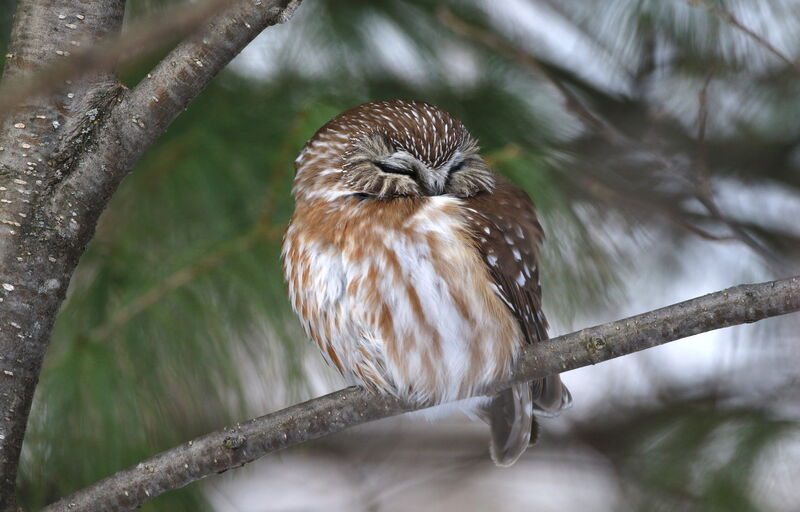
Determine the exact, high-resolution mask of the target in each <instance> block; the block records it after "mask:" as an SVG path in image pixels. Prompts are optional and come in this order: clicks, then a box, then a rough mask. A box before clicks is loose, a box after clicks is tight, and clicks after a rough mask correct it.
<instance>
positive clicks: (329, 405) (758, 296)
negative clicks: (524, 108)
mask: <svg viewBox="0 0 800 512" xmlns="http://www.w3.org/2000/svg"><path fill="white" fill-rule="evenodd" d="M796 311H800V277H793V278H789V279H783V280H780V281H771V282H766V283H759V284H751V285H740V286H736V287H734V288H729V289H727V290H723V291H720V292H716V293H711V294H708V295H704V296H702V297H698V298H695V299H691V300H688V301H685V302H680V303H678V304H673V305H671V306H667V307H664V308H661V309H657V310H654V311H650V312H647V313H643V314H640V315H636V316H633V317H630V318H626V319H623V320H618V321H616V322H609V323H606V324H602V325H599V326H596V327H591V328H588V329H583V330H581V331H577V332H573V333H571V334H566V335H563V336H559V337H557V338H552V339H550V340H547V341H543V342H541V343H534V344H531V345H528V346H526V347H525V349H524V351H523V352H522V353H521V355H520V357H519V359H518V360H517V362H516V365H515V368H514V372H513V378H512V379H511V380H509V381H504V382H498V383H496V384H495V385H493V386H491V387H489V388H488V389H486V390H485V393H486V394H488V395H491V394H494V393H496V392H497V391H499V390H501V389H505V388H507V387H508V386H509V385H511V384H512V383H513V382H526V381H530V380H533V379H538V378H542V377H545V376H547V375H552V374H555V373H561V372H564V371H568V370H572V369H575V368H580V367H582V366H588V365H591V364H597V363H600V362H602V361H606V360H609V359H613V358H616V357H620V356H623V355H626V354H630V353H633V352H636V351H639V350H644V349H646V348H650V347H654V346H656V345H660V344H663V343H667V342H670V341H674V340H677V339H681V338H685V337H687V336H692V335H695V334H699V333H701V332H707V331H711V330H714V329H721V328H723V327H730V326H732V325H738V324H743V323H752V322H757V321H759V320H762V319H764V318H769V317H774V316H778V315H784V314H787V313H792V312H796ZM424 407H425V406H424V405H420V404H410V403H406V402H403V401H401V400H398V399H396V398H392V397H389V396H386V395H377V394H374V393H371V392H368V391H366V390H364V389H362V388H358V387H350V388H346V389H343V390H340V391H336V392H335V393H331V394H329V395H325V396H323V397H320V398H315V399H313V400H309V401H307V402H304V403H301V404H297V405H294V406H292V407H289V408H287V409H283V410H281V411H278V412H274V413H271V414H267V415H265V416H261V417H259V418H255V419H252V420H249V421H246V422H244V423H240V424H237V425H235V426H233V427H230V428H225V429H223V430H220V431H217V432H213V433H210V434H207V435H204V436H201V437H198V438H196V439H194V440H192V441H189V442H188V443H185V444H182V445H180V446H177V447H175V448H172V449H170V450H166V451H164V452H162V453H160V454H158V455H156V456H154V457H152V458H150V459H147V460H145V461H143V462H141V463H139V464H137V465H135V466H132V467H130V468H128V469H125V470H123V471H120V472H119V473H116V474H114V475H112V476H110V477H108V478H106V479H104V480H102V481H100V482H97V483H95V484H93V485H91V486H89V487H87V488H85V489H83V490H81V491H78V492H76V493H75V494H73V495H71V496H69V497H66V498H64V499H62V500H59V501H58V502H56V503H54V504H52V505H50V506H48V507H45V508H44V509H43V511H42V512H77V511H93V510H105V511H127V510H133V509H134V508H137V507H139V506H141V505H142V504H143V503H145V502H146V501H148V500H150V499H152V498H154V497H156V496H158V495H160V494H163V493H165V492H167V491H170V490H172V489H176V488H179V487H183V486H185V485H187V484H189V483H191V482H194V481H196V480H200V479H201V478H205V477H207V476H210V475H213V474H216V473H221V472H223V471H227V470H229V469H232V468H237V467H240V466H242V465H244V464H246V463H248V462H252V461H253V460H255V459H257V458H259V457H263V456H264V455H267V454H268V453H272V452H275V451H278V450H282V449H285V448H288V447H290V446H294V445H297V444H300V443H303V442H306V441H310V440H313V439H319V438H321V437H324V436H327V435H330V434H333V433H336V432H340V431H342V430H345V429H347V428H350V427H352V426H355V425H359V424H362V423H365V422H368V421H373V420H377V419H380V418H386V417H389V416H394V415H397V414H401V413H403V412H407V411H411V410H416V409H420V408H424Z"/></svg>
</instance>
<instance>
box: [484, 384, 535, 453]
mask: <svg viewBox="0 0 800 512" xmlns="http://www.w3.org/2000/svg"><path fill="white" fill-rule="evenodd" d="M531 391H532V390H531V385H530V384H529V383H527V382H524V383H522V384H516V385H514V386H513V387H511V388H510V389H506V390H505V391H502V392H500V393H498V394H497V395H495V397H494V398H493V399H492V401H491V403H490V404H489V406H488V408H487V410H486V411H485V412H487V413H488V416H489V418H488V419H489V425H490V426H491V429H492V439H491V441H490V443H489V451H490V453H491V455H492V460H493V461H494V463H495V464H497V465H498V466H502V467H508V466H511V465H512V464H514V463H515V462H516V461H517V459H518V458H519V456H520V455H522V454H523V452H524V451H525V449H526V448H527V447H528V444H530V441H531V434H532V433H534V435H535V434H536V433H537V432H538V428H537V426H536V419H535V418H534V417H533V395H532V393H531Z"/></svg>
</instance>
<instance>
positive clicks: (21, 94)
mask: <svg viewBox="0 0 800 512" xmlns="http://www.w3.org/2000/svg"><path fill="white" fill-rule="evenodd" d="M232 1H233V0H207V1H206V2H205V3H203V4H202V5H200V6H198V5H195V4H191V5H181V6H178V7H173V8H171V9H169V10H167V11H166V12H163V13H161V14H160V15H159V16H158V20H156V19H154V18H147V19H145V20H142V21H139V22H137V23H135V24H134V25H133V26H131V27H129V28H128V29H127V30H126V31H125V33H124V34H121V35H120V34H117V33H114V34H112V35H111V36H110V37H107V38H105V39H104V40H102V41H91V40H87V38H85V37H83V38H82V37H80V36H77V35H76V36H74V39H72V40H70V44H69V45H67V46H65V47H63V48H60V49H58V50H55V52H56V55H58V56H60V57H61V58H60V59H58V60H56V61H53V62H52V63H51V64H50V65H48V66H46V67H45V68H44V69H42V70H40V71H39V72H38V73H36V74H34V75H32V76H29V77H26V78H24V79H22V80H14V81H10V80H7V81H5V82H4V83H3V84H2V85H3V87H2V88H0V117H3V116H4V115H6V114H8V113H9V112H10V111H11V110H12V109H13V108H14V107H16V106H17V105H20V104H23V103H24V102H26V101H29V100H30V99H32V98H35V97H37V96H43V95H47V94H49V93H52V92H54V91H56V90H58V88H59V87H61V84H63V83H64V82H65V81H66V80H69V79H72V78H75V77H77V76H80V75H87V74H91V73H95V72H97V71H101V70H108V69H113V68H114V67H115V66H119V65H121V64H125V63H130V62H132V61H133V60H135V59H136V58H137V57H140V56H142V55H145V54H147V53H148V52H151V51H153V50H156V49H158V48H160V47H163V46H167V44H168V43H169V42H175V41H179V40H180V39H181V38H183V37H185V36H187V35H189V34H191V33H192V32H194V31H195V30H197V28H198V27H199V26H202V23H203V22H205V21H206V20H208V19H211V17H212V16H214V15H215V14H217V13H218V12H219V11H221V10H222V9H223V8H225V7H226V6H227V5H228V4H230V3H231V2H232ZM62 16H66V15H64V14H62ZM73 18H74V15H73ZM65 21H67V23H69V20H68V19H67V20H65ZM10 55H11V58H13V53H12V54H10Z"/></svg>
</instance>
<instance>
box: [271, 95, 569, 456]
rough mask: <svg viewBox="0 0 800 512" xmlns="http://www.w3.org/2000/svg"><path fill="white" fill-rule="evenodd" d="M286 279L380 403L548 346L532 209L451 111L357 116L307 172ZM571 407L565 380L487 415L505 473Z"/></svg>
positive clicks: (424, 393)
mask: <svg viewBox="0 0 800 512" xmlns="http://www.w3.org/2000/svg"><path fill="white" fill-rule="evenodd" d="M295 169H296V175H295V179H294V185H293V188H292V194H293V196H294V199H295V211H294V214H293V215H292V218H291V222H290V223H289V226H288V228H287V231H286V234H285V236H284V241H283V247H282V260H283V272H284V275H285V278H286V281H287V283H288V290H289V296H290V300H291V303H292V307H293V308H294V311H295V312H296V313H297V315H298V316H299V318H300V321H301V323H302V325H303V327H304V329H305V331H306V333H307V335H308V337H309V338H311V340H313V341H314V342H315V343H316V344H317V345H318V346H319V349H320V350H321V351H322V354H323V356H324V357H325V359H326V360H327V361H328V362H329V363H330V364H331V365H333V366H334V367H335V368H336V369H337V370H339V372H341V373H342V374H344V375H345V376H346V377H348V378H350V379H352V380H354V381H355V382H357V383H360V384H362V385H363V386H365V387H367V388H370V389H372V390H375V391H378V392H382V393H388V394H391V395H394V396H397V397H400V398H403V399H405V400H410V401H415V402H418V403H421V404H439V403H443V402H451V401H457V400H462V399H465V398H468V397H473V396H475V395H476V394H479V393H481V391H482V390H484V389H485V388H486V386H487V385H489V384H491V383H493V382H495V381H498V380H500V379H506V378H509V377H510V375H511V369H512V366H513V364H514V360H515V358H516V357H517V355H518V354H519V353H520V350H521V349H522V348H523V347H524V346H525V345H526V344H527V343H535V342H537V341H540V340H543V339H545V338H546V337H547V333H546V327H547V323H546V320H545V318H544V316H543V314H542V310H541V292H540V286H539V271H538V266H537V257H538V247H539V244H540V242H541V241H542V238H543V233H542V228H541V226H540V224H539V222H538V221H537V218H536V214H535V213H534V209H533V205H532V203H531V200H530V199H529V198H528V196H527V195H526V194H525V193H524V192H523V191H522V190H520V189H519V188H517V187H516V186H514V185H513V184H511V183H510V182H509V181H508V180H506V179H505V178H503V177H502V176H500V175H498V174H495V173H494V172H493V171H492V170H491V169H490V168H489V166H488V165H487V163H486V161H485V160H484V159H483V158H482V157H481V155H480V152H479V148H478V145H477V142H476V140H475V139H474V138H473V137H472V136H471V135H470V134H469V132H468V131H467V129H466V128H465V127H464V125H463V124H462V123H461V122H460V121H459V120H458V119H457V118H456V117H454V116H453V115H451V114H450V113H448V112H446V111H444V110H442V109H440V108H438V107H435V106H433V105H430V104H428V103H423V102H419V101H406V100H390V101H378V102H372V103H366V104H363V105H360V106H358V107H355V108H352V109H350V110H348V111H346V112H344V113H342V114H340V115H338V116H337V117H335V118H334V119H332V120H331V121H329V122H328V123H327V124H325V125H324V126H323V127H322V128H320V129H319V130H318V131H317V133H316V134H315V135H314V136H313V137H312V138H311V139H310V140H309V141H308V143H307V144H306V145H305V147H304V148H303V150H302V151H301V153H300V155H299V156H298V157H297V159H296V160H295ZM570 400H571V399H570V395H569V392H568V391H567V389H566V388H565V387H564V386H563V385H562V384H561V380H560V378H559V377H558V376H557V375H555V376H551V377H548V378H546V379H541V380H537V381H535V382H530V383H522V384H517V385H515V386H513V387H512V388H511V389H508V390H506V391H504V392H501V393H499V394H498V395H496V396H494V397H493V398H490V399H488V400H484V401H483V402H481V403H480V404H478V406H477V407H478V409H477V411H475V412H477V413H478V414H477V415H478V416H479V417H481V418H483V419H485V420H486V421H487V422H488V423H489V425H490V427H491V441H490V453H491V456H492V458H493V460H494V461H495V463H496V464H498V465H500V466H509V465H511V464H513V463H514V462H515V461H516V460H517V458H518V457H519V456H520V455H521V454H522V453H523V452H524V451H525V449H526V447H527V446H528V445H529V444H530V443H531V442H533V441H535V439H536V434H537V425H536V421H535V418H534V411H539V412H541V413H544V414H548V413H549V414H552V413H556V412H558V411H559V410H560V409H562V408H564V407H565V406H567V405H568V404H569V403H570Z"/></svg>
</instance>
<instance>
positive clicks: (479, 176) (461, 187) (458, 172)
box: [440, 140, 495, 197]
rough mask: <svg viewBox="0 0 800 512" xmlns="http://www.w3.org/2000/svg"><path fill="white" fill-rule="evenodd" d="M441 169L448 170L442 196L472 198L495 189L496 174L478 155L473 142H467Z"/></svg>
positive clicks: (476, 147)
mask: <svg viewBox="0 0 800 512" xmlns="http://www.w3.org/2000/svg"><path fill="white" fill-rule="evenodd" d="M441 169H443V170H446V172H445V181H444V184H443V191H442V192H440V193H441V194H450V195H453V196H456V197H472V196H474V195H477V194H479V193H481V192H491V191H492V190H493V189H494V185H495V178H494V173H493V172H492V171H491V169H489V166H488V165H486V162H484V161H483V158H481V157H480V155H479V154H478V146H477V145H476V144H475V142H474V141H473V140H468V141H466V142H465V143H464V144H463V145H462V147H461V148H460V149H459V150H458V151H456V152H455V153H454V154H453V156H452V157H451V158H450V160H449V161H448V162H447V163H445V164H444V165H443V166H442V168H441Z"/></svg>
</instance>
